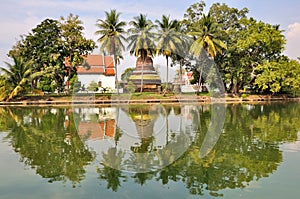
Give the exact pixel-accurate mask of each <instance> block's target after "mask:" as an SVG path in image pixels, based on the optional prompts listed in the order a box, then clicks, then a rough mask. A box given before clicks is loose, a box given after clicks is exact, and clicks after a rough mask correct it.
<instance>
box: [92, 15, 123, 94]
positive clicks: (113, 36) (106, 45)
mask: <svg viewBox="0 0 300 199" xmlns="http://www.w3.org/2000/svg"><path fill="white" fill-rule="evenodd" d="M105 17H106V18H105V20H102V19H98V21H97V22H98V23H97V24H96V25H97V26H98V28H99V30H97V31H96V32H95V33H96V34H97V35H100V38H99V39H98V42H100V44H101V48H100V49H101V52H107V53H109V54H110V55H113V56H114V60H115V69H116V75H115V77H116V85H117V93H118V94H119V89H118V67H117V65H118V62H119V60H120V59H121V58H122V51H123V50H124V49H125V47H124V44H123V41H124V40H126V39H125V37H124V36H123V35H124V34H125V30H124V26H125V25H126V22H124V21H120V19H119V17H120V13H118V12H117V11H116V10H111V11H110V12H105Z"/></svg>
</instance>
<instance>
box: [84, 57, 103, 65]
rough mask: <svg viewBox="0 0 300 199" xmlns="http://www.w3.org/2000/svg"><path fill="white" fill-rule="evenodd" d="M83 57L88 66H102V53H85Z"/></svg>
mask: <svg viewBox="0 0 300 199" xmlns="http://www.w3.org/2000/svg"><path fill="white" fill-rule="evenodd" d="M84 59H85V60H86V62H87V63H88V64H89V65H90V66H104V64H103V57H102V55H87V56H86V57H85V58H84Z"/></svg>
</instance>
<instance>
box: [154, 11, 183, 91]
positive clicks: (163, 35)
mask: <svg viewBox="0 0 300 199" xmlns="http://www.w3.org/2000/svg"><path fill="white" fill-rule="evenodd" d="M155 22H156V23H157V24H158V36H157V38H158V43H157V48H156V53H157V54H162V55H163V56H165V57H166V60H167V75H166V90H165V91H166V92H167V91H168V82H169V80H168V78H169V57H170V56H172V55H174V54H179V52H178V50H179V48H180V46H182V39H181V38H180V34H179V32H178V31H177V30H178V29H179V26H180V24H179V21H177V20H170V17H167V16H165V15H163V16H162V20H161V21H159V20H156V21H155Z"/></svg>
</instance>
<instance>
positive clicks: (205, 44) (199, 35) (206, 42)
mask: <svg viewBox="0 0 300 199" xmlns="http://www.w3.org/2000/svg"><path fill="white" fill-rule="evenodd" d="M219 32H220V31H219V30H218V26H217V24H216V23H214V22H213V21H212V19H211V17H210V14H208V15H204V16H203V18H201V20H200V21H199V22H198V23H195V24H194V26H192V27H191V32H189V33H188V34H189V35H192V36H193V37H194V38H195V41H194V42H193V43H192V45H191V47H190V52H191V53H192V54H193V55H194V56H196V57H198V56H200V55H201V52H202V50H205V51H206V53H207V54H208V55H209V56H210V57H211V58H213V59H214V58H215V57H216V55H217V53H221V52H222V49H226V48H227V47H226V44H225V43H223V42H222V41H221V40H220V39H219V37H218V35H217V33H219Z"/></svg>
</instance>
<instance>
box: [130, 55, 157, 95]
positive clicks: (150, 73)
mask: <svg viewBox="0 0 300 199" xmlns="http://www.w3.org/2000/svg"><path fill="white" fill-rule="evenodd" d="M129 81H131V82H132V83H133V84H134V85H135V86H136V91H140V90H141V82H142V83H143V88H142V91H143V92H159V91H160V90H161V79H160V77H159V75H158V74H157V72H156V71H155V70H154V67H153V61H152V58H151V57H150V56H146V57H145V59H144V61H143V59H142V56H141V57H139V58H138V59H137V61H136V68H135V69H134V71H133V73H132V75H131V76H130V78H129Z"/></svg>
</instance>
